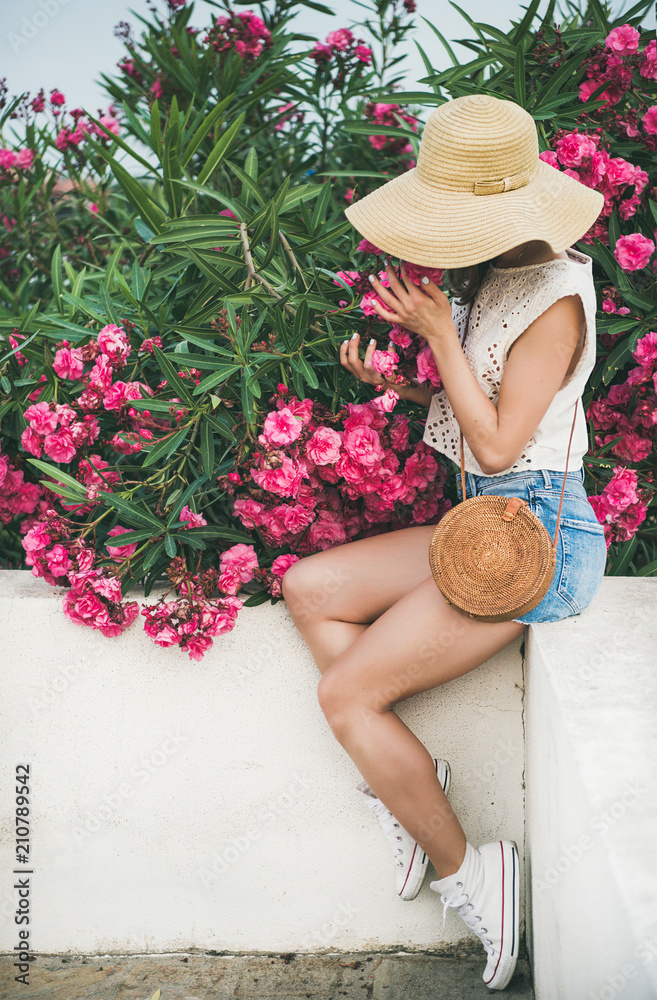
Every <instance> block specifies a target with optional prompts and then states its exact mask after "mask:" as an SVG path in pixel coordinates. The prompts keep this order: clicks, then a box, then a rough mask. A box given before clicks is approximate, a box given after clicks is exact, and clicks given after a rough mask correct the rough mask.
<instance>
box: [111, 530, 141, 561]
mask: <svg viewBox="0 0 657 1000" xmlns="http://www.w3.org/2000/svg"><path fill="white" fill-rule="evenodd" d="M129 530H130V529H129V528H122V527H121V526H120V525H119V524H117V526H116V527H115V528H112V529H111V530H110V531H108V532H107V535H108V537H109V538H117V535H118V536H121V535H124V534H126V532H127V531H129ZM106 548H107V551H108V552H109V554H110V555H111V556H112V557H113V558H122V559H129V558H130V556H131V555H133V554H134V553H135V552H136V550H137V543H136V542H127V543H126V542H124V543H123V545H122V544H121V541H120V537H119V538H117V541H116V544H115V545H109V544H106Z"/></svg>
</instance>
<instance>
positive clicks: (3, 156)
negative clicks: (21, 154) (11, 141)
mask: <svg viewBox="0 0 657 1000" xmlns="http://www.w3.org/2000/svg"><path fill="white" fill-rule="evenodd" d="M15 162H16V153H15V152H14V151H13V149H0V167H5V169H6V168H8V167H13V165H14V163H15Z"/></svg>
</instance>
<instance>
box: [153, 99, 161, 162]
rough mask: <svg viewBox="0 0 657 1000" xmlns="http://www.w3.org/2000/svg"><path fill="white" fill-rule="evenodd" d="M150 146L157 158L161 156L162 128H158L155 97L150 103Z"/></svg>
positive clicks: (157, 109)
mask: <svg viewBox="0 0 657 1000" xmlns="http://www.w3.org/2000/svg"><path fill="white" fill-rule="evenodd" d="M151 148H152V150H153V152H154V153H155V155H156V156H157V158H158V160H159V159H161V157H162V130H161V128H160V105H159V104H158V101H157V98H155V100H154V101H153V103H152V105H151Z"/></svg>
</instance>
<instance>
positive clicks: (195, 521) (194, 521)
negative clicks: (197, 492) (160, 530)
mask: <svg viewBox="0 0 657 1000" xmlns="http://www.w3.org/2000/svg"><path fill="white" fill-rule="evenodd" d="M178 520H180V521H187V524H185V525H184V527H185V528H186V529H189V528H204V527H205V526H206V524H207V523H208V522H207V521H206V520H205V518H204V517H203V516H202V515H201V514H196V513H194V511H193V510H190V509H189V507H188V506H187V504H185V506H184V507H183V509H182V510H181V511H180V517H179V519H178Z"/></svg>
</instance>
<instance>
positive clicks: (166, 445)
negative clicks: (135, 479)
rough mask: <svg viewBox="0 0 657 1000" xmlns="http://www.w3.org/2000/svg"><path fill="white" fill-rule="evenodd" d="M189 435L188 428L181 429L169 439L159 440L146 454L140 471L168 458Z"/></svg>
mask: <svg viewBox="0 0 657 1000" xmlns="http://www.w3.org/2000/svg"><path fill="white" fill-rule="evenodd" d="M188 434H189V427H181V428H180V430H179V431H176V432H175V434H172V435H171V436H170V437H169V436H167V437H165V438H161V439H160V440H159V441H158V442H157V444H155V445H154V446H153V447H152V448H151V449H150V451H149V452H148V457H147V458H146V461H145V462H144V464H143V465H142V469H147V468H148V467H149V466H151V465H154V464H155V462H157V461H159V460H160V459H161V458H165V459H166V458H168V457H169V455H170V454H171V452H173V451H175V450H176V448H177V447H178V445H179V444H182V442H183V441H184V440H185V438H186V437H187V435H188Z"/></svg>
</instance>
